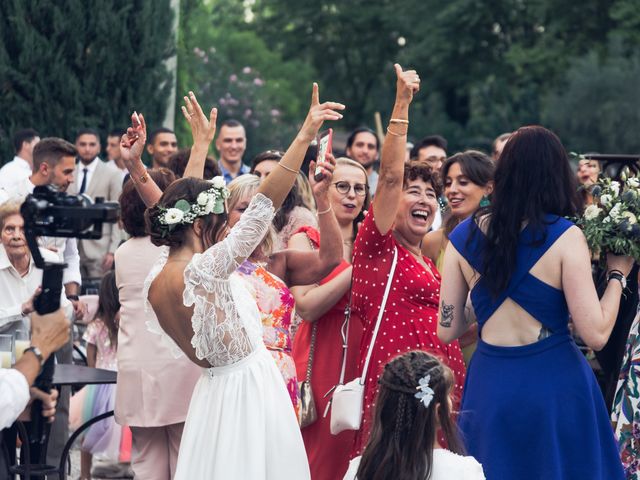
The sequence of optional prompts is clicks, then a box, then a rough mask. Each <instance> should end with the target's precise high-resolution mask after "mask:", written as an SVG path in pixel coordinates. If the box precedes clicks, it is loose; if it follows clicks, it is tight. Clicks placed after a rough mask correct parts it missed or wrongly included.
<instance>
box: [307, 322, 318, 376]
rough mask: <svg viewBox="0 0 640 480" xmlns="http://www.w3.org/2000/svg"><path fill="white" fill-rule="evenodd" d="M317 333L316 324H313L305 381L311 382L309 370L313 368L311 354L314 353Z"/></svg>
mask: <svg viewBox="0 0 640 480" xmlns="http://www.w3.org/2000/svg"><path fill="white" fill-rule="evenodd" d="M317 331H318V322H313V326H312V327H311V346H310V347H309V360H307V377H306V378H305V381H307V382H311V369H312V368H313V354H314V353H315V351H316V332H317Z"/></svg>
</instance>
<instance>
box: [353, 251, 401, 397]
mask: <svg viewBox="0 0 640 480" xmlns="http://www.w3.org/2000/svg"><path fill="white" fill-rule="evenodd" d="M397 263H398V247H394V249H393V263H392V264H391V270H390V271H389V279H388V280H387V286H386V287H385V289H384V296H383V297H382V303H381V304H380V310H379V311H378V319H377V320H376V326H375V328H374V329H373V335H372V336H371V341H370V342H369V349H368V350H367V359H366V360H365V362H364V368H363V369H362V375H361V377H360V385H364V383H365V380H366V378H367V370H368V369H369V360H371V354H372V353H373V345H374V344H375V343H376V337H377V336H378V330H379V329H380V323H381V322H382V317H383V315H384V308H385V306H386V304H387V298H388V297H389V290H391V283H392V282H393V275H394V273H395V271H396V264H397Z"/></svg>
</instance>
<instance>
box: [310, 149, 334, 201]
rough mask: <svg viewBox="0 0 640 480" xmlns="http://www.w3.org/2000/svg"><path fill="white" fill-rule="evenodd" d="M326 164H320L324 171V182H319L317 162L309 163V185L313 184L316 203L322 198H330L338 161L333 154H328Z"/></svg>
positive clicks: (312, 188)
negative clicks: (316, 174)
mask: <svg viewBox="0 0 640 480" xmlns="http://www.w3.org/2000/svg"><path fill="white" fill-rule="evenodd" d="M325 160H326V161H325V162H323V163H321V164H320V168H321V169H322V180H320V181H319V182H318V181H316V179H315V175H314V173H315V171H316V162H315V161H314V160H311V162H310V163H309V183H310V184H311V190H312V191H313V196H314V197H315V199H316V201H318V200H319V199H320V198H328V195H329V187H331V180H333V171H334V169H335V168H336V159H335V157H334V156H333V155H332V154H331V153H327V154H326V156H325Z"/></svg>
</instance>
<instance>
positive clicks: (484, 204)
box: [480, 195, 491, 208]
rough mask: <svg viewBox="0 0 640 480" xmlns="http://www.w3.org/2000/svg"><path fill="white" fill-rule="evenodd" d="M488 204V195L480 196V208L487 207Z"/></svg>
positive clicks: (489, 203) (489, 202)
mask: <svg viewBox="0 0 640 480" xmlns="http://www.w3.org/2000/svg"><path fill="white" fill-rule="evenodd" d="M489 205H491V201H490V200H489V196H488V195H483V196H482V200H480V208H487V207H488V206H489Z"/></svg>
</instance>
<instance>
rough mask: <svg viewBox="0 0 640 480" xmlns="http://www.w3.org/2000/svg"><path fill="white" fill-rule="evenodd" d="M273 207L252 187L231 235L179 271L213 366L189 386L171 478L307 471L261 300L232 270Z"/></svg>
mask: <svg viewBox="0 0 640 480" xmlns="http://www.w3.org/2000/svg"><path fill="white" fill-rule="evenodd" d="M273 215H274V210H273V204H272V202H271V200H269V199H268V198H267V197H265V196H264V195H261V194H258V195H256V196H255V197H254V198H253V200H252V201H251V204H250V205H249V207H248V208H247V210H246V211H245V212H244V214H243V215H242V217H241V219H240V220H239V221H238V223H237V224H236V225H235V226H234V227H233V228H232V229H231V232H230V233H229V235H228V236H227V237H226V238H225V239H224V240H222V241H221V242H219V243H217V244H216V245H214V246H212V247H211V248H209V249H208V250H207V251H206V252H204V253H202V254H196V255H194V256H193V259H192V260H191V262H189V264H188V265H187V267H186V269H185V271H184V282H185V289H184V295H183V300H184V304H185V305H186V306H192V305H193V306H194V312H193V317H192V319H191V324H192V327H193V331H194V336H193V339H192V340H191V344H192V345H193V347H194V348H195V351H196V355H197V356H198V358H206V359H207V361H208V362H209V363H210V364H211V365H212V366H213V367H212V368H209V369H204V370H203V373H202V376H201V377H200V380H199V381H198V383H197V384H196V387H195V389H194V391H193V396H192V398H191V404H190V406H189V413H188V415H187V420H186V424H185V427H184V432H183V434H182V442H181V444H180V453H179V455H178V465H177V470H176V474H175V477H174V478H175V479H176V480H182V479H184V480H186V479H188V480H218V479H220V480H249V479H251V480H260V479H264V480H268V479H273V480H276V479H277V480H286V479H296V480H298V479H301V480H304V479H309V478H310V474H309V465H308V461H307V455H306V453H305V449H304V444H303V442H302V435H301V433H300V427H299V425H298V422H297V419H296V416H295V413H294V410H293V406H292V405H291V400H290V398H289V395H288V393H287V389H286V386H285V383H284V380H283V378H282V374H281V373H280V372H279V371H278V369H277V367H276V364H275V362H274V360H273V357H272V356H271V355H270V354H269V352H268V351H267V349H266V347H265V346H264V343H263V341H262V325H261V323H260V317H259V314H258V308H257V306H256V303H255V300H254V299H253V297H252V295H251V294H250V293H249V291H247V287H246V286H245V283H244V282H243V280H241V278H240V277H239V276H238V275H237V274H234V271H235V270H236V269H237V268H238V266H239V265H240V264H241V263H242V261H243V260H244V259H245V258H246V257H248V256H249V255H250V254H251V252H253V250H254V249H255V248H256V246H257V245H258V244H259V243H260V242H261V240H262V238H263V236H264V234H265V233H266V232H267V229H268V228H269V225H270V223H271V221H272V219H273ZM165 263H166V256H165V258H164V261H161V262H160V263H158V264H157V265H156V266H155V267H154V269H153V270H152V271H151V273H150V274H149V278H148V279H147V282H146V285H147V289H146V290H147V292H148V286H149V285H150V284H151V283H152V282H153V279H154V278H155V276H156V275H157V274H158V273H159V272H160V271H161V270H162V268H163V267H164V264H165ZM145 298H146V293H145ZM157 327H159V325H156V326H150V329H151V330H157ZM175 394H176V395H180V394H181V392H175Z"/></svg>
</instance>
